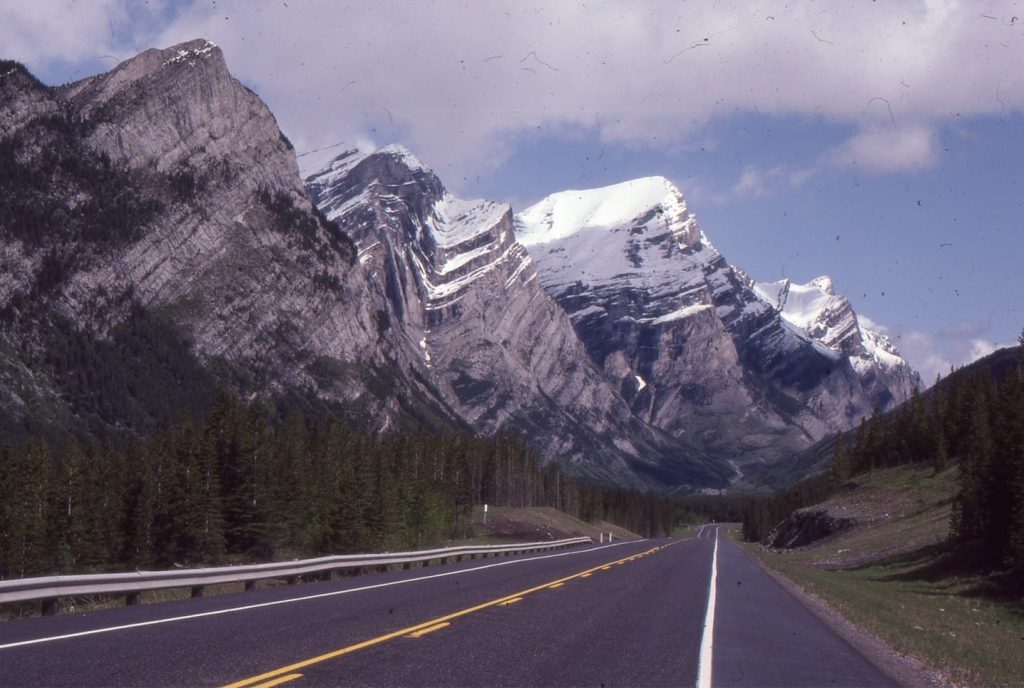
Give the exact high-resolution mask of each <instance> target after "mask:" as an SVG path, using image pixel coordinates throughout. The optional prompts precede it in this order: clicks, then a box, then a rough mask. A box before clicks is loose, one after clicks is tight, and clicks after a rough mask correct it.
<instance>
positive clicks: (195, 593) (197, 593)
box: [192, 585, 205, 599]
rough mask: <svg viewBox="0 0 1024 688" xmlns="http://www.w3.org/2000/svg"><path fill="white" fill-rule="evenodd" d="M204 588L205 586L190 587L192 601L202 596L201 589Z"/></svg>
mask: <svg viewBox="0 0 1024 688" xmlns="http://www.w3.org/2000/svg"><path fill="white" fill-rule="evenodd" d="M204 587H205V586H202V585H193V586H192V599H195V598H197V597H202V596H203V588H204Z"/></svg>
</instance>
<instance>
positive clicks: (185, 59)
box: [0, 39, 884, 491]
mask: <svg viewBox="0 0 1024 688" xmlns="http://www.w3.org/2000/svg"><path fill="white" fill-rule="evenodd" d="M3 64H4V65H8V66H6V67H4V68H3V69H0V92H2V93H3V95H4V100H3V102H2V103H0V157H2V159H3V160H4V161H6V162H7V163H8V165H7V169H6V175H5V176H4V177H3V178H2V182H3V185H4V186H3V189H4V191H5V193H4V194H2V196H3V199H4V200H3V203H5V204H6V205H5V206H4V208H2V209H0V210H4V211H5V212H3V213H0V267H2V268H3V270H0V313H2V314H3V317H4V318H5V322H6V323H8V325H9V326H8V327H6V328H4V331H3V332H2V333H0V383H2V386H3V388H4V390H6V391H5V394H4V395H2V396H0V415H2V414H6V416H7V417H8V418H9V419H11V420H10V423H11V424H13V425H18V424H22V425H24V424H29V425H31V424H32V423H34V422H35V421H34V419H37V418H39V417H44V416H45V417H46V418H49V419H50V420H49V421H48V422H52V423H53V424H54V425H62V424H68V423H72V421H74V419H76V418H77V419H79V421H80V422H81V423H83V424H84V425H87V426H89V427H107V428H114V429H118V431H119V432H146V428H151V427H152V425H153V424H155V423H156V422H158V416H159V414H160V413H161V410H160V402H159V400H158V399H152V398H149V397H147V396H146V394H145V393H144V391H141V390H140V380H141V379H144V378H146V376H147V372H146V371H164V372H165V373H166V374H167V375H168V376H170V377H169V379H171V380H176V382H171V383H170V384H168V383H161V384H167V385H168V386H167V389H168V392H169V394H170V396H172V397H174V399H178V401H174V400H173V399H169V400H168V401H167V404H168V407H172V406H173V407H174V408H178V407H181V408H185V407H187V406H188V404H189V403H193V402H186V401H185V400H186V399H188V398H191V397H189V391H188V390H189V389H190V387H189V385H192V388H194V389H195V390H198V392H197V393H200V392H201V394H202V395H205V396H204V398H205V399H207V400H208V399H209V397H210V396H211V395H212V394H213V393H214V391H213V390H214V388H225V389H227V390H229V391H231V392H232V393H233V394H236V395H239V396H244V397H251V396H254V395H255V396H283V397H287V398H292V399H298V398H301V399H305V400H307V402H304V403H309V404H321V403H323V404H328V405H333V407H334V408H337V409H340V410H341V412H342V414H343V415H344V416H345V417H346V418H348V419H349V420H350V421H351V422H353V423H357V424H359V425H361V426H364V427H369V428H372V429H373V430H375V431H378V432H384V431H387V430H389V429H392V428H395V427H399V426H405V427H425V428H428V429H430V430H431V431H433V432H449V431H456V432H458V431H466V430H471V431H473V432H476V433H482V434H492V433H496V432H513V433H516V434H519V435H521V436H523V437H526V438H528V439H531V440H532V441H533V442H534V445H535V446H536V447H537V448H538V450H539V451H540V452H541V454H542V456H543V457H544V459H545V460H546V461H557V462H558V463H560V465H562V466H563V467H565V468H567V469H568V470H570V471H571V472H573V473H576V474H578V475H581V476H583V477H585V478H589V479H592V480H599V481H602V482H606V483H611V484H621V485H627V486H632V487H645V488H647V487H653V488H656V489H658V490H662V491H672V490H693V489H702V488H713V489H721V488H723V487H725V486H726V484H727V483H728V482H729V479H730V475H732V476H733V478H735V476H736V474H737V473H738V472H742V471H744V470H746V466H740V467H739V468H737V465H736V463H735V462H734V459H735V458H736V457H738V456H739V455H740V454H743V453H749V452H751V451H753V452H754V453H755V454H757V452H760V454H757V460H756V461H752V462H751V463H750V465H751V466H752V465H754V464H756V463H758V462H761V461H763V460H767V461H777V460H781V459H782V458H784V456H785V453H786V452H787V451H789V449H790V448H792V447H802V446H806V445H807V444H808V443H809V442H810V441H811V439H813V437H814V436H815V434H816V433H821V432H824V431H826V430H828V429H829V427H830V426H829V424H828V423H826V422H823V421H822V420H821V418H822V416H823V414H825V412H826V410H827V409H828V408H834V407H835V403H838V402H837V400H838V401H843V400H844V399H845V398H844V397H842V395H841V394H839V393H838V392H837V390H841V388H842V383H841V382H839V381H836V380H837V379H838V378H842V382H845V383H848V382H849V381H850V380H851V379H853V378H851V377H850V376H851V375H853V373H852V372H849V371H847V370H846V368H843V364H841V363H838V362H837V361H838V359H835V358H830V357H829V356H824V355H822V354H821V352H820V351H818V350H817V349H816V348H815V347H816V346H824V345H821V344H820V343H816V340H813V339H812V338H811V337H810V336H809V335H807V334H806V333H804V334H803V335H802V336H801V334H800V333H799V332H797V331H795V330H793V329H792V328H788V327H786V326H784V324H783V323H782V318H781V317H780V316H779V314H778V312H777V311H775V310H774V309H772V308H771V307H769V306H768V305H767V304H766V303H765V302H764V301H763V299H760V298H759V297H757V295H756V293H755V290H754V283H753V282H752V280H750V279H749V278H748V277H747V276H746V275H745V274H744V273H742V271H740V270H738V269H736V268H733V267H732V266H730V265H729V264H728V263H727V262H726V261H725V259H724V258H723V257H722V256H721V255H720V254H719V253H718V252H717V251H716V250H715V249H714V247H713V246H712V245H711V244H710V242H709V241H708V240H707V237H706V236H705V235H704V233H703V232H702V231H701V230H700V227H699V226H698V225H697V223H696V218H695V216H693V215H692V213H690V212H689V210H688V208H687V206H686V202H685V199H683V197H682V195H681V194H680V193H679V192H678V190H677V189H675V187H674V186H672V185H671V183H670V182H668V181H667V180H664V179H663V178H656V177H654V178H644V179H642V180H636V181H635V182H627V183H625V184H626V186H625V187H624V189H620V192H621V193H618V194H617V195H616V194H613V196H614V198H612V199H611V201H609V199H608V198H604V199H603V201H602V203H598V204H597V205H596V206H594V207H593V208H590V209H589V210H588V211H587V213H589V215H588V214H587V213H583V216H586V217H585V219H586V218H587V217H589V218H590V219H589V220H586V221H588V222H589V221H591V220H593V218H595V217H596V218H597V219H598V220H600V219H601V218H602V217H607V218H611V221H612V224H613V225H615V224H616V222H618V224H617V225H616V228H617V229H618V230H621V232H620V233H625V234H624V235H625V236H629V237H633V240H632V241H633V243H632V244H630V246H632V249H631V250H629V251H626V252H625V253H624V255H623V256H622V257H621V258H620V259H619V262H621V263H622V264H623V265H624V266H625V270H624V271H622V270H620V271H619V272H618V273H617V274H614V275H610V276H609V279H610V281H606V282H602V283H600V284H598V286H599V287H600V289H598V291H601V292H602V293H603V294H604V296H603V297H602V298H605V300H606V301H607V303H606V304H604V306H601V307H602V308H604V307H605V306H609V305H613V306H614V308H615V309H618V311H621V313H620V314H621V315H622V316H623V317H621V318H619V321H621V324H620V325H616V327H617V328H618V329H615V328H611V329H608V328H605V325H604V324H602V323H601V321H600V319H599V318H595V317H594V316H595V315H596V313H597V311H596V310H592V311H590V312H589V313H588V312H586V311H585V310H582V309H581V308H578V307H575V306H574V305H573V304H576V305H578V303H577V302H579V303H582V302H583V301H585V300H586V299H587V298H591V299H592V298H593V293H590V294H589V295H588V293H587V292H586V289H583V288H582V282H581V281H579V280H575V281H572V280H570V281H569V282H567V283H566V285H564V286H565V287H566V288H565V289H563V290H562V291H560V292H558V293H552V291H551V290H550V289H547V285H542V284H541V283H542V282H543V281H544V276H545V272H544V270H543V269H542V268H543V265H542V263H544V262H545V260H548V259H547V258H545V259H544V260H541V259H540V258H538V255H537V253H536V250H535V247H534V248H531V247H530V246H529V245H528V244H529V242H520V241H519V239H517V231H519V225H520V224H521V218H522V217H523V214H522V213H520V214H519V215H514V214H513V212H512V210H511V209H510V208H509V207H508V206H507V205H503V204H499V203H493V202H491V201H485V200H474V201H464V200H461V199H458V198H456V197H455V196H453V195H451V194H450V193H448V192H447V190H446V189H445V187H444V184H443V183H442V182H441V180H440V179H439V178H438V177H437V175H436V174H434V172H433V171H432V170H431V169H430V168H429V167H427V166H426V165H425V164H424V163H423V162H422V161H420V160H419V159H418V158H417V157H416V156H415V155H414V154H413V153H412V152H411V151H409V150H408V149H405V148H404V147H402V146H397V145H393V146H388V147H385V148H382V149H380V150H377V151H370V152H367V151H358V150H355V149H353V150H350V151H345V152H342V153H341V154H340V155H337V156H334V159H333V160H332V161H331V162H329V163H328V164H327V165H326V166H324V167H323V168H322V169H321V170H320V171H319V172H316V173H314V174H313V175H311V176H309V177H307V178H306V180H305V181H304V180H303V179H301V178H300V177H299V172H298V170H299V168H298V164H297V159H296V155H295V151H294V149H293V147H292V145H291V143H290V142H289V141H288V139H287V137H286V136H285V135H284V133H283V132H282V131H281V130H280V128H279V127H278V125H277V122H276V120H275V119H274V117H273V114H272V113H271V112H270V110H269V109H268V108H267V107H266V105H265V104H264V103H263V102H262V101H261V100H260V99H259V98H258V97H257V96H256V95H255V94H254V93H253V92H252V91H250V90H249V89H248V88H246V87H245V86H244V85H242V84H241V83H240V82H238V81H237V80H236V79H234V77H232V76H231V74H230V72H229V71H228V69H227V65H226V63H225V61H224V56H223V54H222V53H221V51H220V49H219V48H218V47H217V46H215V45H213V44H212V43H210V42H209V41H205V40H202V39H197V40H195V41H189V42H187V43H183V44H180V45H177V46H172V47H170V48H167V49H164V50H158V49H153V50H148V51H146V52H144V53H141V54H140V55H138V56H136V57H134V58H130V59H128V60H125V61H124V62H122V63H121V64H119V65H118V66H117V67H115V68H114V69H112V70H111V71H109V72H106V73H104V74H99V75H96V76H93V77H88V78H86V79H83V80H81V81H78V82H75V83H73V84H67V85H64V86H59V87H47V86H44V85H42V84H41V83H39V82H38V81H37V80H35V79H34V77H32V76H31V74H30V73H29V72H28V71H27V70H25V69H24V68H23V67H19V66H16V65H15V63H3ZM630 185H632V188H631V187H630ZM566 193H570V194H572V193H577V194H578V193H580V192H566ZM314 201H315V203H314ZM623 208H625V210H623ZM584 210H586V209H584ZM633 210H636V212H633ZM577 211H579V209H577ZM602 213H603V215H602ZM576 214H577V216H580V212H577V213H576ZM623 214H625V215H628V216H630V217H628V218H627V221H624V222H619V220H621V219H622V218H621V216H622V215H623ZM527 217H528V215H527ZM54 218H61V219H60V220H57V221H55V219H54ZM579 229H581V228H577V230H579ZM577 233H578V231H575V232H566V237H569V238H571V237H572V236H575V235H576V234H577ZM524 243H525V244H527V245H524ZM617 266H618V263H616V264H615V269H616V270H618V267H617ZM659 266H660V267H659ZM590 267H592V268H594V269H597V268H602V269H603V268H607V267H608V265H603V266H602V265H601V264H600V261H599V262H597V263H591V264H590ZM652 267H653V268H657V269H655V270H653V272H652V271H651V270H650V268H652ZM680 267H681V268H682V269H680ZM643 269H648V273H650V274H647V273H644V274H647V276H648V277H650V279H647V281H646V282H644V280H640V283H638V284H632V283H631V282H630V279H632V278H630V277H629V275H628V273H629V271H630V270H632V271H634V272H636V271H640V272H643ZM623 275H626V276H625V277H623ZM680 275H682V276H683V277H684V278H685V279H684V280H683V283H682V286H680ZM645 279H646V278H645ZM687 280H688V281H687ZM577 282H579V283H580V288H579V289H577ZM595 284H596V283H595ZM592 286H593V285H592ZM620 287H621V289H618V290H617V291H616V288H620ZM574 289H575V290H576V291H573V290H574ZM591 291H593V290H591ZM566 299H569V300H570V301H571V303H569V302H568V301H566ZM572 299H575V301H572ZM566 303H569V306H567V305H566ZM590 306H594V307H596V306H598V304H597V303H596V302H595V303H591V304H590ZM606 310H607V309H606ZM133 323H134V324H133ZM602 328H605V329H602ZM606 331H607V333H610V334H612V335H614V336H615V337H617V338H618V339H615V338H614V337H613V338H612V339H609V342H610V343H607V342H606V343H603V344H602V343H600V342H598V343H597V344H595V342H596V341H597V340H598V339H599V338H600V335H602V334H603V333H605V332H606ZM159 333H164V334H159ZM595 333H596V335H597V336H596V338H595ZM125 337H129V340H127V341H126V340H125V339H124V338H125ZM160 337H165V338H166V341H168V342H173V343H174V344H173V347H171V348H172V349H173V352H172V351H170V350H166V351H164V350H163V349H160V347H154V346H152V344H151V343H152V342H154V341H157V340H158V339H159V338H160ZM645 337H646V338H647V339H644V338H645ZM659 338H660V339H659ZM146 342H149V343H150V344H146ZM873 345H874V346H875V347H876V349H877V348H884V342H883V341H881V340H877V341H874V342H873ZM111 347H112V348H111ZM147 347H148V348H147ZM602 347H603V348H602ZM864 349H865V351H867V347H866V346H865V347H864ZM69 350H70V351H74V352H77V353H74V354H73V355H71V354H69ZM95 352H104V353H102V355H99V354H97V353H95ZM129 352H132V353H131V355H133V356H138V357H141V358H140V360H141V361H144V363H142V364H141V365H138V364H133V365H124V362H123V363H122V364H121V368H122V369H123V371H127V372H122V373H119V374H118V375H119V376H118V375H114V376H113V378H114V379H116V380H117V381H118V382H117V385H118V391H117V392H116V393H115V395H114V396H116V397H117V398H118V399H119V401H118V402H117V404H114V406H115V407H116V408H114V407H111V408H107V407H105V406H104V404H106V405H107V406H110V403H109V402H105V401H104V400H103V399H102V398H97V395H96V394H95V388H96V387H97V385H98V384H99V383H98V382H97V381H96V380H93V373H92V372H89V371H87V370H82V369H81V368H82V367H83V366H86V367H88V366H94V367H95V366H101V367H102V368H103V369H104V370H107V369H111V367H112V366H117V365H118V364H117V363H116V361H117V360H122V359H123V357H124V356H127V355H129ZM638 352H643V353H642V355H640V354H638ZM666 352H669V354H666ZM97 356H98V358H97ZM161 356H162V357H163V358H160V357H161ZM118 357H122V359H119V358H118ZM645 357H646V358H645ZM86 361H90V362H89V363H86ZM97 361H99V363H97ZM76 366H77V368H76ZM846 367H849V366H846ZM840 368H842V370H843V372H842V374H841V375H839V376H835V377H834V378H833V380H832V381H830V380H829V379H828V377H827V376H828V374H829V372H830V371H833V370H838V369H840ZM808 371H810V372H808ZM816 371H817V372H816ZM133 376H134V377H133ZM83 380H84V381H83ZM90 380H91V381H90ZM189 380H191V381H192V382H187V381H189ZM200 380H201V381H200ZM195 403H200V402H198V401H196V402H195ZM201 403H208V401H204V402H201ZM816 403H817V404H820V408H815V407H814V404H816ZM41 409H43V410H44V411H45V412H44V411H41ZM41 413H42V416H40V414H41ZM801 414H802V415H801ZM816 414H817V415H816ZM794 419H796V420H798V421H800V422H802V423H803V425H800V423H797V422H794ZM79 421H74V422H79ZM814 422H817V425H814ZM69 427H70V425H69ZM736 428H740V429H741V430H742V433H739V434H737V433H736V432H735V430H736ZM737 438H739V440H738V439H737ZM765 447H768V450H765ZM762 450H764V451H762ZM769 450H770V451H769Z"/></svg>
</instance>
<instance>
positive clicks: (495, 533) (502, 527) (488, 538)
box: [451, 506, 641, 545]
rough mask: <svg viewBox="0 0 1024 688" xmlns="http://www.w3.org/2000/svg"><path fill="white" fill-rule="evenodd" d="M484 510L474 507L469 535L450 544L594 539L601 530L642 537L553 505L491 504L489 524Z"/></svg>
mask: <svg viewBox="0 0 1024 688" xmlns="http://www.w3.org/2000/svg"><path fill="white" fill-rule="evenodd" d="M483 520H484V511H483V507H482V506H478V507H476V508H475V509H474V511H473V524H474V529H473V533H471V534H470V535H469V536H468V537H467V538H466V539H461V540H459V541H458V542H457V543H451V544H459V545H463V544H489V545H490V544H502V543H508V542H527V541H542V540H561V539H563V538H570V537H577V536H587V537H590V538H593V539H594V541H595V542H597V541H598V540H600V537H601V536H600V534H601V533H605V539H607V534H608V533H611V534H612V537H613V539H614V540H639V539H641V538H640V536H639V535H637V534H636V533H632V532H630V531H628V530H626V529H625V528H620V527H619V526H616V525H613V524H611V523H608V522H606V521H597V522H595V523H588V522H586V521H581V520H580V519H578V518H575V517H574V516H570V515H569V514H566V513H563V512H561V511H558V510H557V509H554V508H552V507H527V508H514V507H489V508H488V511H487V525H486V526H485V525H484V524H483Z"/></svg>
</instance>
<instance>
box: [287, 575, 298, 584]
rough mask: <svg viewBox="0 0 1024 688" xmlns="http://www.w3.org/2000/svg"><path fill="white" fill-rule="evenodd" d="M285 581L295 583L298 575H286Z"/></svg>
mask: <svg viewBox="0 0 1024 688" xmlns="http://www.w3.org/2000/svg"><path fill="white" fill-rule="evenodd" d="M285 581H287V583H288V585H295V584H296V583H298V582H299V577H298V576H288V577H287V578H285Z"/></svg>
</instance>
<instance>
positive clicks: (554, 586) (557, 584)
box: [548, 583, 565, 590]
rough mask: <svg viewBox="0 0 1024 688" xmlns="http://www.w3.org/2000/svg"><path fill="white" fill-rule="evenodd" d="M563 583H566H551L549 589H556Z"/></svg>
mask: <svg viewBox="0 0 1024 688" xmlns="http://www.w3.org/2000/svg"><path fill="white" fill-rule="evenodd" d="M563 585H565V583H555V584H554V585H549V586H548V590H554V589H555V588H560V587H562V586H563Z"/></svg>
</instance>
